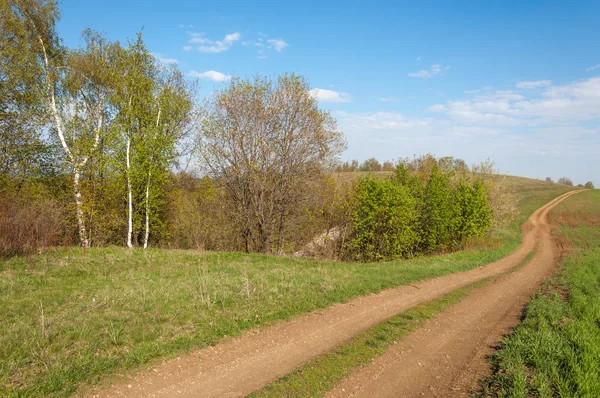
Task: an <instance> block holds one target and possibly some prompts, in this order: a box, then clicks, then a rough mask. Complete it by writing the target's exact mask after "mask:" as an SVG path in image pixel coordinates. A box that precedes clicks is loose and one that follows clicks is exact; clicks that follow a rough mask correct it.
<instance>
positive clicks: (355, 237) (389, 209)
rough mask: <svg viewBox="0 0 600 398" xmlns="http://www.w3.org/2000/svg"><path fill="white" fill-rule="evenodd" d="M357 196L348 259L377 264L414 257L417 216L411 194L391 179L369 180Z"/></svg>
mask: <svg viewBox="0 0 600 398" xmlns="http://www.w3.org/2000/svg"><path fill="white" fill-rule="evenodd" d="M353 194H354V197H353V198H352V199H351V204H350V206H351V215H350V221H351V230H350V232H349V238H348V241H347V243H346V247H345V249H346V255H345V256H346V257H349V258H351V259H353V260H360V261H373V260H388V259H392V258H394V257H400V256H411V255H413V254H414V248H415V244H416V242H417V233H416V231H415V224H416V220H417V215H416V211H415V198H414V197H413V196H412V195H411V194H410V192H409V190H408V189H407V188H406V187H404V186H401V185H399V184H396V183H394V181H392V180H391V179H376V178H374V177H366V178H363V179H361V180H359V182H358V183H357V184H356V188H355V191H354V193H353Z"/></svg>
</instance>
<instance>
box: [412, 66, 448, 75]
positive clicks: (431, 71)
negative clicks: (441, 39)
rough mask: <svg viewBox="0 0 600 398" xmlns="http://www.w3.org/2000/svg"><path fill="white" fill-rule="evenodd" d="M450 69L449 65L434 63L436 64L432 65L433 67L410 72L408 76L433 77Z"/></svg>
mask: <svg viewBox="0 0 600 398" xmlns="http://www.w3.org/2000/svg"><path fill="white" fill-rule="evenodd" d="M449 69H450V66H449V65H440V64H434V65H431V68H430V69H429V70H427V69H423V70H420V71H418V72H411V73H409V74H408V76H410V77H421V78H429V77H433V76H439V75H443V74H444V73H445V72H446V71H447V70H449Z"/></svg>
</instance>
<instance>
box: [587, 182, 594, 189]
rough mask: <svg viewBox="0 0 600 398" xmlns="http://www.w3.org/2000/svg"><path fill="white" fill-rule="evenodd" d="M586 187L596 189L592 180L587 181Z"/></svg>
mask: <svg viewBox="0 0 600 398" xmlns="http://www.w3.org/2000/svg"><path fill="white" fill-rule="evenodd" d="M585 187H586V188H587V189H594V183H593V182H591V181H588V182H586V183H585Z"/></svg>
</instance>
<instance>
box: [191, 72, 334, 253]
mask: <svg viewBox="0 0 600 398" xmlns="http://www.w3.org/2000/svg"><path fill="white" fill-rule="evenodd" d="M200 144H201V146H200V147H201V151H200V154H201V157H202V160H203V163H204V164H205V166H206V167H207V169H208V171H209V172H210V173H211V175H212V176H214V177H215V178H217V179H218V180H219V181H220V182H221V183H222V184H223V186H224V187H225V189H226V191H227V194H228V197H229V198H230V200H232V201H233V203H235V206H236V212H235V216H236V217H237V222H238V225H239V228H240V233H241V235H242V236H243V239H244V241H245V249H246V251H258V252H270V251H272V250H273V248H275V249H276V250H277V251H280V250H282V248H283V246H284V243H285V242H284V240H285V238H284V237H285V230H286V228H287V226H288V220H289V217H290V215H291V214H292V213H293V212H295V211H297V209H296V207H297V205H298V203H300V202H301V201H302V200H303V197H304V196H303V195H304V191H305V190H304V189H303V186H304V184H306V183H307V182H310V181H311V180H312V179H313V178H315V177H317V176H319V175H320V174H321V173H322V171H323V169H324V167H326V166H330V165H332V164H333V162H334V161H335V160H336V158H337V156H338V155H339V154H340V153H341V152H342V150H343V149H344V148H345V141H344V138H343V134H342V133H341V132H340V131H339V130H338V128H337V124H336V122H335V119H333V118H332V117H331V115H330V114H329V113H328V112H325V111H322V110H320V109H319V108H318V104H317V101H316V99H315V98H313V97H312V96H311V95H310V93H309V86H308V83H307V82H306V81H305V80H304V79H303V78H302V77H299V76H296V75H293V74H285V75H282V76H280V77H278V78H277V79H268V78H261V77H256V78H254V79H253V80H248V79H233V80H232V81H231V83H230V84H229V86H228V87H227V88H225V89H224V90H222V91H220V92H218V93H216V94H215V95H214V97H213V98H212V100H210V101H209V102H208V104H207V114H206V118H205V120H204V123H203V125H202V131H201V135H200Z"/></svg>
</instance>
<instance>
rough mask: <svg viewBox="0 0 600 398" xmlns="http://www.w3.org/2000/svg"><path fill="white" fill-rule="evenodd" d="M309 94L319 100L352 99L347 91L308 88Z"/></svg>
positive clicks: (344, 100) (348, 100)
mask: <svg viewBox="0 0 600 398" xmlns="http://www.w3.org/2000/svg"><path fill="white" fill-rule="evenodd" d="M310 94H311V95H312V96H313V97H314V98H316V99H317V101H319V102H350V101H351V100H352V96H351V95H350V94H348V93H342V92H338V91H333V90H326V89H323V88H315V89H313V90H310Z"/></svg>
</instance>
